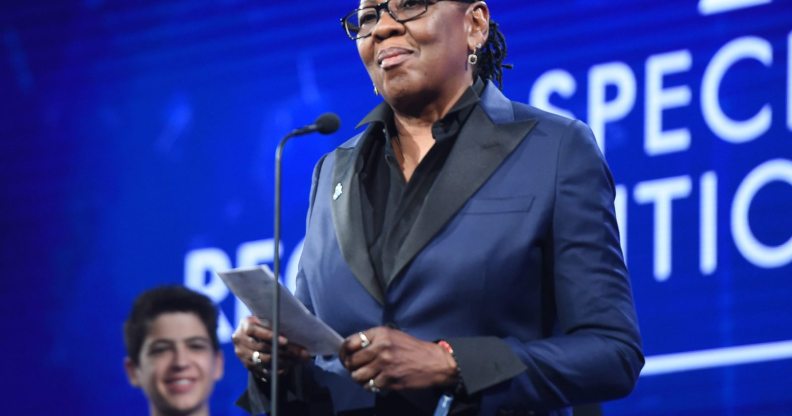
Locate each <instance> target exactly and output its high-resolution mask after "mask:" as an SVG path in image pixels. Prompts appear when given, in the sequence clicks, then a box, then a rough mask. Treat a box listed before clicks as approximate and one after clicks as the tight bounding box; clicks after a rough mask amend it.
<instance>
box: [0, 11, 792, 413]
mask: <svg viewBox="0 0 792 416" xmlns="http://www.w3.org/2000/svg"><path fill="white" fill-rule="evenodd" d="M356 5H357V2H356V0H350V1H319V0H304V1H301V2H291V1H274V0H258V1H253V0H214V1H208V0H189V1H188V0H173V1H116V0H82V1H67V0H64V1H50V2H42V1H17V2H3V5H2V6H0V106H2V107H0V109H2V111H0V138H2V141H1V142H0V185H2V188H1V189H2V192H0V198H1V199H0V207H2V215H0V235H2V242H3V246H2V251H1V252H0V265H1V266H2V272H3V277H2V279H1V280H0V294H1V296H2V298H1V299H0V316H2V328H1V329H2V334H3V342H2V343H0V357H1V358H2V365H1V366H0V367H2V377H0V395H1V396H2V400H0V402H1V403H2V406H3V410H2V411H1V412H2V413H3V414H8V415H21V414H29V415H44V414H70V415H71V414H73V415H109V414H113V415H140V414H143V413H144V412H145V410H146V404H145V401H144V399H143V396H142V394H141V393H140V392H139V391H137V390H134V389H132V388H131V387H130V386H129V385H128V383H127V381H126V379H125V376H124V373H123V370H122V361H123V357H124V355H125V352H124V348H123V343H122V334H121V326H122V322H123V320H124V319H125V317H126V314H127V311H128V308H129V306H130V304H131V302H132V299H133V298H134V297H135V296H136V295H137V294H138V293H140V292H141V291H143V290H144V289H147V288H150V287H152V286H156V285H159V284H164V283H177V284H184V285H187V286H190V287H192V288H196V289H198V290H200V291H202V292H205V293H207V294H209V295H210V296H211V297H212V298H213V299H214V300H215V301H216V302H217V303H218V304H219V305H220V306H221V307H222V311H223V316H222V318H221V328H220V336H221V338H222V340H223V342H224V351H225V353H226V355H227V358H228V360H227V365H226V375H225V378H224V379H223V380H222V382H220V383H219V384H218V386H217V389H216V394H215V395H214V398H213V400H212V409H213V412H214V413H215V414H218V415H236V414H240V413H241V412H240V411H239V410H237V409H235V407H234V405H233V401H234V400H235V398H236V396H237V395H238V394H239V393H240V392H241V391H242V389H243V387H244V385H245V373H244V370H243V368H242V367H241V365H240V364H239V363H238V362H237V361H236V360H235V359H233V351H232V349H231V348H230V345H231V344H230V343H229V342H228V341H229V337H230V333H231V331H232V328H233V327H234V326H235V325H236V322H237V321H238V320H239V319H240V318H241V317H242V316H243V315H244V313H245V310H244V308H242V307H240V305H239V304H238V303H237V302H236V301H235V299H234V298H233V297H232V296H231V295H229V293H228V291H227V290H226V288H225V287H224V286H223V285H222V283H221V282H220V281H219V279H218V278H217V277H215V275H214V274H213V271H214V270H218V269H228V268H231V267H237V266H249V265H254V264H262V263H270V262H271V261H272V258H273V251H274V250H273V245H272V232H273V231H272V230H273V227H272V219H271V218H272V211H273V210H272V193H273V187H272V182H273V175H272V171H273V155H274V149H275V145H276V143H277V141H278V140H279V138H280V137H281V136H282V135H283V134H285V133H286V132H288V131H290V130H291V129H292V128H295V127H298V126H301V125H304V124H307V123H309V122H311V121H312V120H313V119H314V118H315V117H316V116H317V115H319V114H320V113H322V112H325V111H335V112H337V113H338V114H339V115H340V116H341V118H342V120H343V122H342V128H341V129H340V131H339V132H338V133H336V134H334V135H332V136H330V137H322V136H311V137H304V138H299V139H297V140H295V141H294V142H292V143H291V144H290V146H289V147H288V148H287V150H286V153H285V156H284V161H285V181H284V189H285V195H284V218H283V224H284V230H285V231H284V233H285V235H284V239H283V246H282V249H283V253H284V266H285V269H286V271H287V272H286V280H287V283H289V284H293V282H292V281H291V279H293V276H294V271H295V267H296V261H297V259H298V257H299V254H300V247H301V240H302V235H303V233H304V217H305V213H306V208H307V197H308V189H309V184H310V175H311V171H312V167H313V164H314V163H315V161H316V160H317V159H318V158H319V157H320V156H321V155H322V154H323V153H325V152H328V151H330V150H331V149H333V147H334V146H336V145H338V144H340V143H341V142H342V141H344V140H345V138H347V137H349V136H351V135H352V134H354V132H355V131H356V130H355V128H354V126H355V125H356V124H357V122H358V121H359V120H360V119H361V118H362V117H363V116H364V115H365V114H366V113H367V112H368V110H369V109H370V108H372V107H373V106H374V105H376V104H377V102H378V101H379V98H378V97H376V96H374V94H373V93H372V87H371V82H370V81H369V80H368V77H367V75H366V72H365V71H364V69H363V67H362V65H361V64H360V62H359V58H358V56H357V52H356V49H355V44H354V42H352V41H350V40H348V39H347V38H346V37H345V35H344V33H343V32H342V30H341V27H340V25H339V22H338V18H339V17H340V16H342V15H343V14H344V13H345V12H347V11H349V10H351V9H353V8H354V7H356ZM489 5H490V8H491V11H492V16H493V17H494V18H495V19H497V20H498V21H499V22H500V24H501V26H502V29H503V32H504V33H505V34H506V36H507V41H508V45H509V49H508V52H509V54H508V58H507V62H509V63H512V64H514V69H512V70H509V71H507V72H506V74H505V82H504V84H505V86H504V90H505V91H506V93H507V94H508V95H509V96H511V97H512V98H514V99H518V100H522V101H526V102H530V103H532V104H533V105H536V106H538V107H541V108H544V109H548V110H550V111H555V112H558V113H561V114H565V115H570V116H574V117H576V118H580V119H582V120H584V121H586V122H588V123H589V125H591V127H592V129H593V130H594V132H595V133H596V135H597V138H598V140H599V143H600V145H601V147H602V149H603V151H604V153H605V155H606V157H607V159H608V161H609V163H610V165H611V168H612V170H613V172H614V174H615V178H616V181H617V184H618V191H619V192H618V198H617V210H618V217H619V222H620V227H621V231H622V242H623V246H624V249H625V251H626V253H627V260H628V263H629V268H630V271H631V275H632V282H633V288H634V293H635V301H636V304H637V308H638V313H639V318H640V323H641V329H642V332H643V336H644V340H645V350H646V353H647V355H648V360H647V365H646V368H645V370H644V372H643V374H642V376H641V378H640V380H639V382H638V386H637V388H636V390H635V391H634V393H633V394H632V395H631V396H630V397H629V398H627V399H625V400H621V401H617V402H613V403H606V404H604V410H605V413H606V414H608V415H669V414H673V415H746V414H750V415H789V414H792V394H791V393H790V387H789V378H790V374H792V301H790V294H792V62H791V61H792V4H790V1H789V0H685V1H682V0H662V1H661V0H553V1H550V0H535V1H529V2H526V1H517V0H492V1H490V2H489Z"/></svg>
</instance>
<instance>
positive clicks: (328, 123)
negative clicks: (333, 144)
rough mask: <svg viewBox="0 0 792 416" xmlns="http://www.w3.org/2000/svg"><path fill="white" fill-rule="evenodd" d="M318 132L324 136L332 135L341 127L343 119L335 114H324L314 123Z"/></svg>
mask: <svg viewBox="0 0 792 416" xmlns="http://www.w3.org/2000/svg"><path fill="white" fill-rule="evenodd" d="M314 125H316V131H318V132H319V133H322V134H330V133H333V132H335V131H336V130H338V128H339V127H341V119H339V118H338V116H337V115H336V114H335V113H324V114H322V115H321V116H319V118H317V119H316V121H315V122H314Z"/></svg>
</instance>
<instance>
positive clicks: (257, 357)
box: [250, 351, 262, 366]
mask: <svg viewBox="0 0 792 416" xmlns="http://www.w3.org/2000/svg"><path fill="white" fill-rule="evenodd" d="M250 359H251V360H252V361H253V364H255V365H258V366H260V365H261V364H262V361H261V353H260V352H258V351H253V355H252V356H251V358H250Z"/></svg>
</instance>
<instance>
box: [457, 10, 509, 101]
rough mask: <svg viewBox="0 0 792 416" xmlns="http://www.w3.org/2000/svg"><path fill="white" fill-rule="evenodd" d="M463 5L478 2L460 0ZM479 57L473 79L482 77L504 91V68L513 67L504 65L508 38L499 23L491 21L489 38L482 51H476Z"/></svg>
mask: <svg viewBox="0 0 792 416" xmlns="http://www.w3.org/2000/svg"><path fill="white" fill-rule="evenodd" d="M460 1H462V2H463V3H475V2H476V1H478V0H460ZM475 52H476V56H477V57H478V62H477V63H476V68H475V70H474V71H473V77H474V78H475V77H477V76H478V77H481V79H482V80H483V81H492V82H494V83H495V84H496V85H497V86H498V88H500V89H503V68H508V69H511V67H512V66H511V65H509V64H504V63H503V59H504V58H506V38H505V37H504V36H503V33H502V32H501V31H500V29H499V27H498V23H496V22H495V21H494V20H492V19H490V21H489V36H488V37H487V42H486V43H485V44H484V46H482V47H481V49H478V50H476V51H475Z"/></svg>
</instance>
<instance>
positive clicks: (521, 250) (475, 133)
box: [234, 0, 643, 415]
mask: <svg viewBox="0 0 792 416" xmlns="http://www.w3.org/2000/svg"><path fill="white" fill-rule="evenodd" d="M343 23H344V27H345V29H346V31H347V34H348V35H349V36H350V38H352V39H355V40H356V43H357V47H358V51H359V53H360V57H361V59H362V61H363V63H364V65H365V66H366V69H367V71H368V73H369V75H370V76H371V79H372V81H373V83H374V87H375V92H378V93H381V94H382V97H383V99H384V102H383V103H382V104H381V105H380V106H378V107H377V108H375V109H374V110H373V111H372V112H371V113H370V114H369V115H368V116H367V117H366V118H365V119H364V120H363V121H362V122H361V124H362V125H363V124H365V125H367V126H368V127H367V128H366V130H365V131H364V132H363V133H361V134H360V135H358V136H356V137H354V138H352V139H351V140H350V141H348V142H347V143H345V144H343V145H342V146H340V147H339V148H338V149H336V150H335V151H334V152H332V153H330V154H329V155H327V156H325V157H324V158H323V159H322V160H321V161H320V162H319V163H318V164H317V167H316V170H315V172H314V182H313V187H312V188H313V189H312V195H311V207H310V210H309V219H308V230H307V234H306V240H305V246H304V251H303V255H302V259H301V266H300V271H299V274H298V287H297V292H298V296H299V297H300V299H301V300H302V301H303V302H304V303H305V304H306V306H307V307H308V308H309V309H311V310H312V311H313V312H314V313H316V315H317V316H319V317H320V318H321V319H323V320H324V321H325V322H327V323H328V324H329V325H330V326H332V327H333V328H334V329H336V331H338V332H339V333H340V334H342V335H344V336H348V337H347V338H346V340H345V342H344V345H343V347H342V349H341V351H340V352H339V356H338V357H316V359H315V360H314V361H308V360H307V354H306V353H305V351H304V350H303V349H301V348H300V347H299V346H295V345H292V344H288V342H287V341H286V340H285V339H281V340H280V345H281V348H282V350H281V351H283V354H284V356H285V357H286V358H285V360H286V361H287V365H286V368H285V369H284V372H283V375H282V377H283V380H284V382H285V383H286V385H287V386H288V387H287V389H286V390H287V392H285V393H284V399H283V400H281V401H282V402H285V404H284V406H290V407H289V410H288V411H286V413H287V414H290V415H291V414H297V413H299V412H303V413H304V414H333V413H335V414H377V415H381V414H400V415H411V414H432V412H433V411H434V410H435V409H436V408H438V407H442V406H438V405H439V404H444V403H447V402H448V401H449V400H445V401H442V400H440V398H441V396H445V397H446V399H452V403H453V404H452V405H451V414H481V415H495V414H510V415H515V414H539V413H542V414H544V413H547V414H567V413H568V406H571V405H574V404H577V403H586V402H594V401H601V400H608V399H614V398H617V397H621V396H624V395H626V394H628V393H629V392H630V390H631V389H632V387H633V385H634V383H635V380H636V378H637V376H638V373H639V371H640V368H641V366H642V365H643V356H642V352H641V345H640V337H639V334H638V328H637V322H636V318H635V312H634V307H633V303H632V295H631V290H630V286H629V280H628V277H627V271H626V268H625V266H624V262H623V259H622V254H621V250H620V247H619V241H618V238H619V237H618V230H617V226H616V221H615V217H614V210H613V198H614V187H613V181H612V178H611V175H610V172H609V170H608V168H607V166H606V165H605V162H604V161H603V159H602V156H601V154H600V153H599V150H598V149H597V147H596V144H595V141H594V139H593V137H592V135H591V132H590V130H589V129H588V128H586V127H585V126H584V125H583V124H582V123H580V122H578V121H573V120H568V119H564V118H562V117H559V116H555V115H551V114H548V113H545V112H542V111H539V110H537V109H535V108H532V107H529V106H527V105H524V104H520V103H516V102H512V101H509V100H508V99H507V98H505V97H504V96H503V95H502V94H501V93H500V91H499V90H498V88H497V87H496V86H495V85H494V84H493V81H496V82H500V79H501V61H502V58H503V55H504V54H505V43H504V40H503V37H502V35H500V33H499V32H498V30H497V25H495V24H494V23H492V22H491V21H490V19H489V9H488V8H487V5H486V4H485V3H484V2H481V1H463V0H459V1H416V0H389V1H384V2H375V1H368V0H363V1H362V2H361V4H360V9H358V10H356V11H354V12H352V13H351V14H350V15H349V16H347V17H346V18H345V19H343ZM271 338H272V337H271V333H270V332H269V331H268V330H267V329H266V328H264V327H263V326H262V325H261V324H260V322H259V321H258V320H257V319H256V318H253V317H251V318H248V319H247V320H246V321H244V322H243V323H242V324H241V325H240V327H239V328H238V329H237V331H236V332H235V336H234V344H235V347H236V354H237V356H238V358H239V359H240V361H242V362H243V364H245V365H246V366H247V367H248V368H249V369H250V370H251V372H252V374H253V377H251V383H250V387H249V389H248V392H247V393H246V395H245V396H243V400H242V404H243V405H244V406H245V407H247V408H248V410H250V411H254V412H260V411H263V410H265V409H266V404H267V399H266V393H267V391H268V390H267V386H266V384H267V380H268V375H266V374H263V373H262V370H261V368H262V367H261V366H259V365H257V364H256V363H254V357H253V354H254V353H255V352H256V351H258V353H257V354H256V357H255V361H256V362H263V363H264V364H265V365H266V364H267V363H268V358H269V354H268V351H269V345H270V344H269V342H270V340H271Z"/></svg>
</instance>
